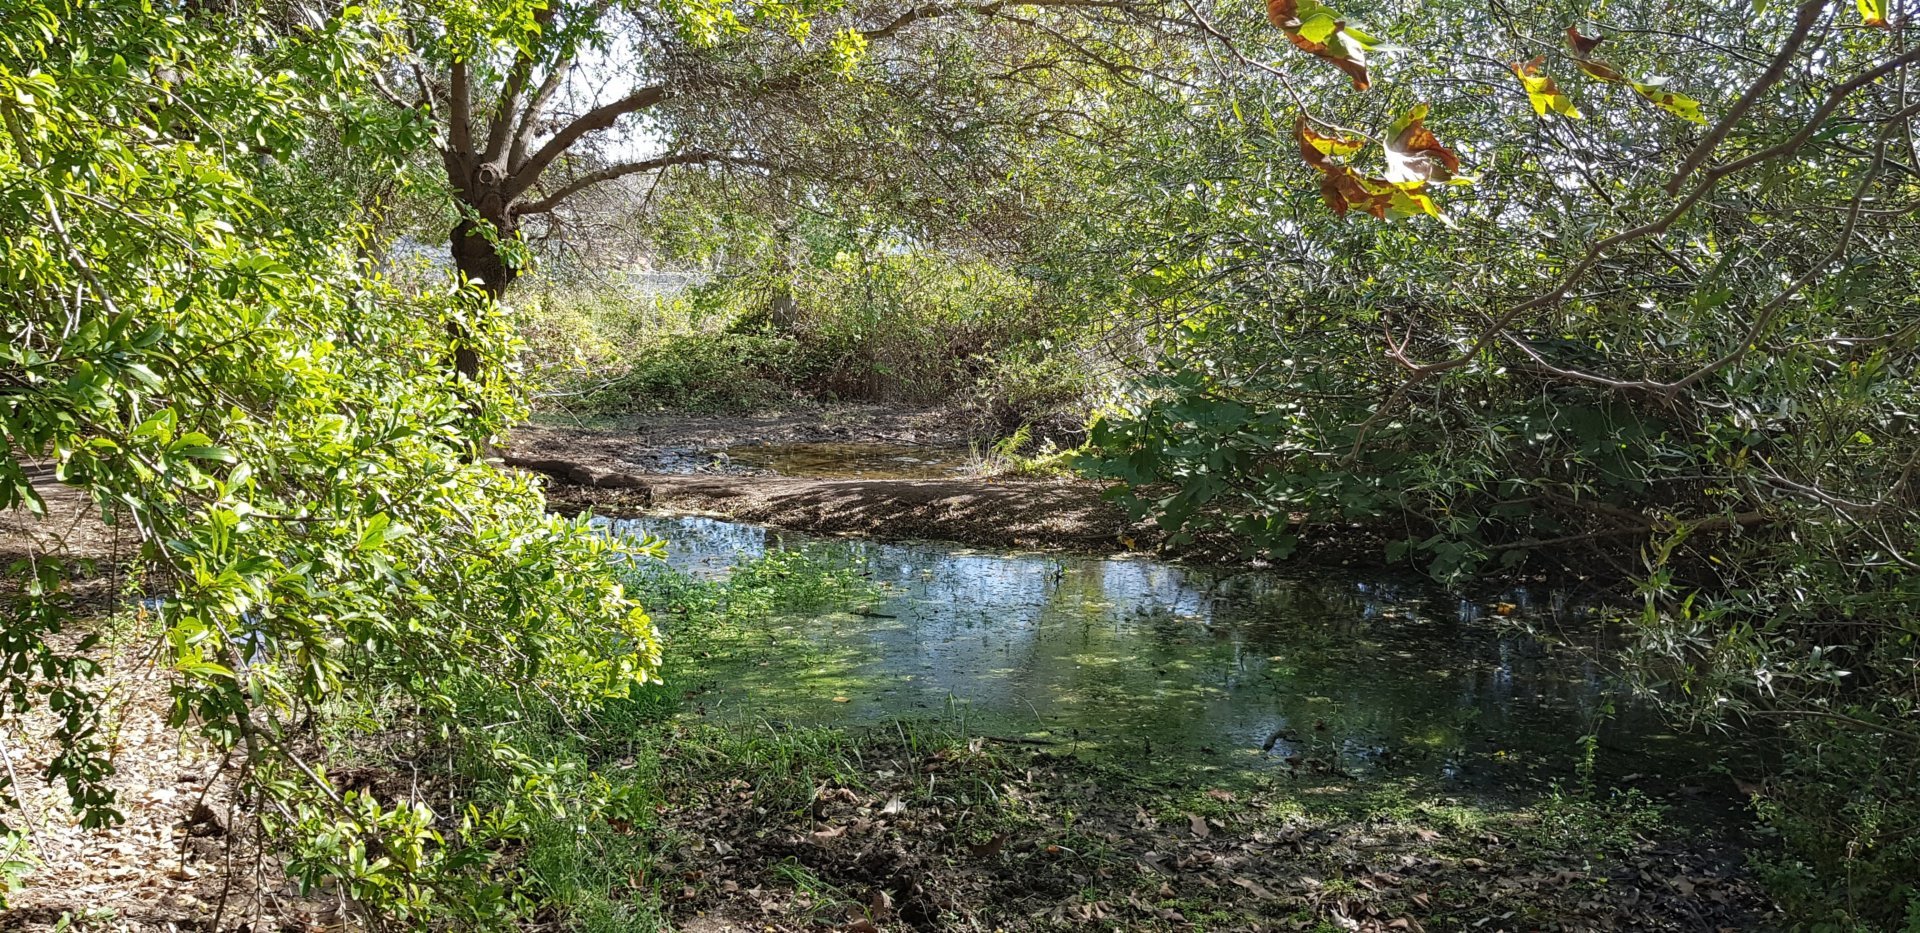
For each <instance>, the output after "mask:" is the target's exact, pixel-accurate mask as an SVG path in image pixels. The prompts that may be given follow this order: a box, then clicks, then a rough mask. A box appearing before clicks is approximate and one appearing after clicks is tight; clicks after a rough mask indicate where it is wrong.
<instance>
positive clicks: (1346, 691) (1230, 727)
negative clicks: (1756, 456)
mask: <svg viewBox="0 0 1920 933" xmlns="http://www.w3.org/2000/svg"><path fill="white" fill-rule="evenodd" d="M612 527H613V529H614V530H615V531H616V532H617V533H621V534H629V535H649V536H653V537H658V538H663V539H665V540H666V541H667V542H668V544H667V554H668V558H667V559H668V562H669V564H670V565H671V566H672V567H673V568H674V569H675V570H677V571H678V572H683V573H690V574H694V575H697V576H717V575H720V574H724V573H726V572H727V569H728V568H729V567H730V566H732V565H733V564H734V563H736V562H738V561H741V560H745V559H751V558H753V557H756V556H758V555H761V554H763V553H765V552H767V551H768V550H769V549H775V548H804V549H809V550H812V551H817V552H819V553H821V554H822V555H825V556H827V557H829V558H831V559H834V560H840V561H845V562H847V563H849V564H850V565H852V566H856V567H859V568H862V569H863V570H864V572H865V573H866V574H867V575H868V576H869V577H870V579H871V580H873V581H874V582H875V583H877V584H879V585H881V587H882V596H881V597H880V598H878V599H877V600H875V601H873V602H872V603H871V604H869V605H865V606H863V607H861V611H860V613H859V614H856V613H853V612H829V613H825V614H820V615H817V616H808V617H800V618H788V619H784V620H780V621H778V622H774V623H770V624H769V626H768V628H767V630H766V631H765V632H757V633H755V634H756V637H760V636H764V637H765V638H766V639H767V642H766V646H767V647H768V648H769V649H771V650H770V651H769V652H768V655H769V656H772V657H775V658H778V659H780V660H776V661H772V662H769V661H766V660H761V661H758V662H755V663H750V664H744V665H741V666H739V667H738V668H734V669H728V670H726V671H725V673H724V674H723V675H721V676H717V677H714V678H713V679H712V680H711V682H708V683H703V684H698V685H680V686H682V687H683V688H689V689H694V690H695V695H696V696H697V697H698V699H697V708H698V711H699V713H700V714H701V715H706V716H710V717H722V718H726V717H733V718H741V719H754V720H769V721H777V722H789V723H796V724H805V725H862V724H879V723H885V722H889V721H893V720H897V719H900V718H903V717H904V718H942V719H948V720H951V719H954V718H958V719H960V720H962V721H964V723H965V724H966V726H967V728H968V729H969V730H971V731H974V732H978V733H985V734H989V735H994V736H999V737H1004V738H1009V739H1013V740H1016V741H1033V742H1039V743H1045V744H1048V745H1057V746H1061V747H1062V748H1063V749H1068V750H1071V751H1073V752H1075V753H1080V754H1091V755H1099V756H1105V757H1108V758H1110V759H1112V760H1115V761H1118V762H1122V763H1138V764H1139V765H1141V766H1153V767H1167V766H1174V767H1175V768H1176V769H1177V768H1178V767H1179V766H1189V767H1195V768H1203V769H1207V770H1212V771H1257V770H1261V769H1274V768H1281V769H1286V770H1287V771H1289V772H1293V773H1313V774H1320V775H1329V776H1333V777H1336V778H1338V777H1351V778H1353V779H1356V780H1367V779H1378V778H1395V779H1409V780H1417V781H1420V782H1426V783H1434V784H1438V785H1441V786H1451V787H1459V788H1461V789H1479V790H1499V789H1519V788H1538V787H1540V786H1544V785H1545V784H1546V783H1547V782H1549V781H1552V780H1557V779H1564V778H1566V777H1567V776H1569V775H1570V774H1572V772H1573V767H1574V763H1575V762H1576V761H1578V760H1579V757H1580V754H1581V748H1580V745H1581V739H1582V737H1583V736H1587V735H1589V734H1593V735H1596V736H1597V738H1598V751H1597V757H1596V759H1595V766H1596V773H1597V775H1598V776H1599V777H1600V778H1601V779H1602V780H1603V781H1608V782H1612V783H1615V784H1622V783H1624V784H1628V785H1639V786H1644V787H1646V788H1648V789H1649V790H1650V791H1654V792H1656V793H1660V794H1663V795H1665V794H1672V793H1677V794H1680V795H1682V796H1685V797H1689V798H1703V797H1714V796H1719V797H1724V796H1725V795H1726V791H1730V790H1731V787H1730V786H1728V785H1729V784H1730V782H1729V779H1728V778H1727V777H1726V776H1725V775H1724V774H1720V773H1716V772H1717V770H1718V769H1717V768H1716V767H1715V766H1714V764H1713V763H1714V762H1715V761H1716V760H1717V750H1716V747H1717V746H1718V745H1719V744H1721V743H1716V742H1713V741H1712V740H1711V738H1710V737H1706V736H1700V735H1687V734H1681V733H1676V732H1674V731H1672V730H1670V729H1668V728H1666V727H1665V726H1664V725H1663V724H1662V722H1661V720H1660V719H1659V717H1658V716H1656V715H1655V714H1654V712H1653V711H1652V710H1651V709H1650V708H1648V707H1646V706H1645V705H1643V704H1640V703H1637V702H1635V701H1634V700H1633V699H1632V698H1631V697H1630V696H1629V695H1628V693H1627V692H1626V691H1625V689H1624V688H1623V687H1622V686H1621V685H1620V684H1619V683H1618V681H1617V680H1616V679H1615V678H1613V677H1612V676H1610V675H1609V673H1608V672H1607V671H1606V670H1605V669H1604V668H1603V666H1602V665H1601V664H1600V663H1598V662H1597V661H1595V660H1594V659H1595V658H1600V657H1605V656H1606V653H1605V651H1604V650H1601V649H1603V648H1604V636H1603V634H1602V632H1603V630H1602V628H1601V626H1599V625H1597V624H1596V623H1595V622H1594V621H1593V620H1591V619H1589V618H1586V617H1585V616H1586V613H1584V612H1582V611H1581V610H1579V609H1578V608H1576V607H1570V606H1568V605H1566V604H1564V602H1563V601H1561V600H1559V599H1557V598H1555V597H1552V596H1538V595H1535V594H1530V593H1527V592H1514V593H1509V594H1506V595H1504V596H1501V597H1499V598H1498V599H1497V600H1494V601H1489V602H1485V603H1479V602H1468V601H1462V600H1461V599H1459V598H1457V597H1452V596H1448V595H1446V594H1444V593H1442V592H1439V591H1437V590H1435V589H1434V588H1432V587H1431V586H1427V585H1422V584H1420V583H1418V582H1415V581H1383V580H1380V579H1372V578H1360V577H1352V576H1346V575H1343V574H1338V573H1311V574H1305V573H1293V574H1289V573H1273V572H1251V571H1238V572H1236V571H1229V570H1215V569H1199V568H1191V567H1185V566H1181V565H1176V564H1171V563H1166V562H1162V561H1156V560H1152V559H1148V558H1144V557H1136V556H1117V557H1088V556H1064V555H1057V554H1040V553H1021V552H1009V551H995V550H978V549H972V548H967V547H962V546H959V545H951V544H941V543H929V542H905V543H882V542H870V541H846V540H835V539H819V538H811V537H806V536H800V535H793V534H786V533H782V532H779V531H774V530H770V529H767V528H764V527H760V526H756V525H746V524H738V523H732V522H724V521H717V520H714V519H709V518H698V517H684V516H677V517H670V516H662V517H648V518H639V519H631V520H623V521H617V522H614V523H612ZM1502 603H1504V604H1506V605H1501V604H1502ZM1501 613H1504V615H1501ZM669 635H670V633H669Z"/></svg>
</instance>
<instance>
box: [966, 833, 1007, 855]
mask: <svg viewBox="0 0 1920 933" xmlns="http://www.w3.org/2000/svg"><path fill="white" fill-rule="evenodd" d="M1006 847H1007V834H1006V833H1001V834H1000V835H998V836H995V837H993V838H992V839H989V840H987V841H986V842H969V843H967V854H968V855H971V856H973V857H974V858H993V857H994V856H996V855H999V854H1000V850H1001V849H1004V848H1006Z"/></svg>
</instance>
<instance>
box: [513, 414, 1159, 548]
mask: <svg viewBox="0 0 1920 933" xmlns="http://www.w3.org/2000/svg"><path fill="white" fill-rule="evenodd" d="M958 424H960V419H957V418H954V417H951V416H949V415H948V414H947V413H945V412H942V411H939V410H914V411H902V410H894V409H883V408H877V407H872V406H848V407H836V408H825V409H819V410H813V411H806V412H801V413H780V414H772V415H761V416H748V417H725V416H687V415H679V414H674V415H662V416H658V417H652V418H649V417H647V416H634V417H632V418H629V419H625V420H623V421H621V422H618V423H612V424H602V425H597V426H585V425H580V426H557V425H553V424H544V425H528V426H525V427H523V428H520V429H518V430H516V431H515V432H514V434H513V438H512V442H511V445H510V448H509V449H510V452H511V456H512V457H513V458H515V459H514V460H513V461H509V462H515V461H518V462H521V463H526V462H540V463H543V464H569V465H572V466H574V467H576V468H579V469H580V470H582V471H584V472H580V473H576V474H575V475H573V476H571V477H570V479H572V480H574V481H568V479H569V477H568V476H567V474H566V472H565V471H556V470H554V469H546V470H544V472H548V473H550V474H554V475H558V476H561V477H562V478H561V480H560V481H557V482H555V483H553V484H552V485H551V486H550V487H549V489H548V498H549V501H550V502H552V503H553V504H554V506H555V508H557V509H561V510H564V511H580V510H592V511H594V512H596V513H598V514H602V515H609V516H620V515H623V514H632V513H635V512H639V511H643V510H648V509H664V510H671V511H680V512H698V513H705V514H713V515H720V516H724V517H727V518H732V519H736V520H740V521H751V522H760V523H764V524H769V525H777V526H780V527H783V528H790V529H794V530H798V531H809V532H818V533H825V534H857V535H867V536H873V537H886V538H939V539H944V540H950V541H958V542H962V543H965V544H974V545H981V546H1007V547H1054V548H1070V549H1078V550H1123V549H1129V548H1132V547H1137V546H1142V545H1143V543H1144V542H1148V541H1151V540H1152V538H1153V533H1152V530H1151V529H1150V528H1147V527H1144V526H1141V525H1137V524H1135V523H1132V522H1129V521H1128V520H1127V517H1126V514H1125V513H1124V512H1123V511H1122V510H1121V509H1120V508H1119V507H1117V506H1115V505H1113V504H1112V503H1110V502H1108V501H1106V500H1105V499H1104V498H1102V496H1101V492H1102V487H1101V486H1100V485H1099V484H1097V483H1093V482H1089V481H1086V480H1082V479H1077V478H1068V477H1043V478H1024V477H1009V476H992V475H979V476H965V477H955V478H942V479H810V478H805V477H792V476H769V475H750V476H741V475H733V474H731V473H728V472H716V471H709V470H705V469H700V468H698V467H696V468H695V469H694V471H693V472H685V471H680V472H667V471H666V470H665V469H663V468H662V465H663V464H666V465H670V466H672V467H674V468H679V467H682V466H683V465H684V464H687V463H689V462H691V463H696V464H705V463H707V462H708V461H709V460H710V459H711V457H712V455H713V454H715V453H717V452H719V451H721V450H724V449H725V448H728V447H734V446H738V445H741V444H750V443H789V442H793V441H840V442H849V441H858V442H880V443H896V444H905V445H923V446H927V447H930V448H932V447H948V448H950V447H952V446H954V445H956V444H964V443H966V438H965V437H964V435H963V434H962V433H960V432H959V430H958V429H957V428H956V427H955V425H958ZM589 474H590V475H591V476H592V477H597V480H598V481H593V480H590V479H589ZM578 480H589V481H587V482H580V481H578ZM610 485H619V486H623V487H624V488H606V487H608V486H610Z"/></svg>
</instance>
